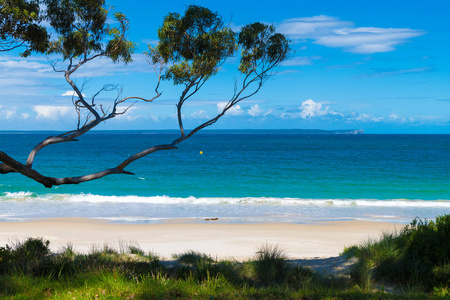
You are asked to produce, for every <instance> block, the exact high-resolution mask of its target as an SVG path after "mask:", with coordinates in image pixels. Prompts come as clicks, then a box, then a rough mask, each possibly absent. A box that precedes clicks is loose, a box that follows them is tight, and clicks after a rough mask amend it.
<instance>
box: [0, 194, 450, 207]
mask: <svg viewBox="0 0 450 300" xmlns="http://www.w3.org/2000/svg"><path fill="white" fill-rule="evenodd" d="M5 200H9V201H24V200H26V201H45V202H48V201H58V202H59V201H67V202H72V203H73V202H88V203H144V204H160V205H240V206H271V205H273V206H306V207H310V206H315V207H392V208H395V207H397V208H401V207H405V208H407V207H417V208H421V207H423V208H450V200H407V199H390V200H377V199H302V198H275V197H241V198H239V197H235V198H231V197H198V198H197V197H193V196H191V197H169V196H151V197H144V196H133V195H129V196H103V195H94V194H42V195H37V194H34V193H31V192H15V193H8V192H7V193H4V195H3V196H0V201H5Z"/></svg>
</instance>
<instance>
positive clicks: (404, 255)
mask: <svg viewBox="0 0 450 300" xmlns="http://www.w3.org/2000/svg"><path fill="white" fill-rule="evenodd" d="M449 220H450V218H447V217H446V216H444V217H438V218H437V219H436V221H433V222H431V221H430V222H429V221H421V220H415V221H413V222H412V223H411V224H410V225H409V226H407V227H406V228H405V229H404V230H402V231H400V232H396V233H385V234H384V235H383V236H382V237H381V238H380V239H379V240H369V241H367V242H366V243H364V244H362V245H358V246H352V247H349V248H346V249H345V250H344V254H345V255H347V256H348V257H357V263H356V264H355V265H354V266H353V268H352V270H351V272H350V276H339V277H333V276H330V275H327V274H325V275H323V274H318V273H315V272H314V271H312V270H310V269H308V268H305V267H301V266H298V265H295V264H293V263H291V262H289V261H288V260H287V254H286V253H285V252H284V251H283V249H281V248H279V247H278V246H276V245H275V246H274V245H269V244H266V245H263V246H261V247H260V248H259V249H258V251H257V252H256V253H255V255H254V257H253V258H252V259H251V260H249V261H246V262H237V261H229V260H228V261H219V260H217V259H214V258H212V257H211V256H209V255H206V254H203V253H199V252H196V251H192V250H188V251H185V252H183V253H180V254H177V255H175V256H174V261H171V262H167V261H160V260H159V258H158V256H157V255H155V253H152V252H150V253H148V254H146V253H145V252H144V251H143V250H142V249H141V248H140V247H139V245H138V244H137V243H125V242H123V241H122V242H120V243H119V249H115V248H114V247H112V246H111V245H104V246H103V247H98V246H97V247H93V248H92V249H91V251H90V253H88V254H79V253H76V251H75V249H74V247H73V245H71V244H68V245H67V246H66V247H63V248H61V249H59V251H58V252H57V253H50V250H49V242H48V241H46V240H44V239H36V238H29V239H26V240H25V241H15V242H14V243H12V245H6V246H5V247H0V298H1V299H177V298H178V299H450V287H449V285H450V277H449V274H450V264H449V262H448V257H447V256H448V254H449V253H450V252H445V251H443V250H442V248H443V247H447V246H446V244H447V240H450V239H449V238H448V236H446V234H450V230H447V226H448V225H449ZM446 230H447V231H446ZM433 235H437V237H438V238H436V236H433ZM444 238H446V239H444ZM436 242H438V244H437V245H433V243H436ZM444 249H446V248H444ZM447 250H448V249H447ZM435 252H436V253H435ZM392 284H393V285H394V287H395V288H394V289H393V290H391V291H390V292H386V291H387V290H388V289H387V287H388V285H392ZM385 287H386V288H385Z"/></svg>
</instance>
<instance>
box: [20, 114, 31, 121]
mask: <svg viewBox="0 0 450 300" xmlns="http://www.w3.org/2000/svg"><path fill="white" fill-rule="evenodd" d="M29 118H30V114H27V113H22V114H20V119H21V120H26V119H29Z"/></svg>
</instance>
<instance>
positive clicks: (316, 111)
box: [300, 99, 329, 119]
mask: <svg viewBox="0 0 450 300" xmlns="http://www.w3.org/2000/svg"><path fill="white" fill-rule="evenodd" d="M322 107H323V103H320V102H314V101H313V100H312V99H309V100H306V101H303V102H302V105H301V106H300V110H301V112H300V117H301V118H302V119H306V118H314V117H319V116H323V115H326V114H328V113H329V112H328V106H327V107H324V108H322Z"/></svg>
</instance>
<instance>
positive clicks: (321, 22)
mask: <svg viewBox="0 0 450 300" xmlns="http://www.w3.org/2000/svg"><path fill="white" fill-rule="evenodd" d="M349 26H353V23H352V22H346V21H340V20H339V19H338V18H334V17H330V16H324V15H320V16H314V17H310V18H295V19H289V20H286V21H284V22H282V23H281V24H279V25H278V26H277V29H278V30H280V31H281V32H283V33H285V34H287V35H289V37H290V38H293V39H311V38H314V37H317V36H321V35H323V34H326V33H328V32H329V31H330V29H331V28H342V27H349Z"/></svg>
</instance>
